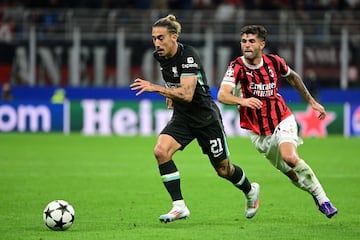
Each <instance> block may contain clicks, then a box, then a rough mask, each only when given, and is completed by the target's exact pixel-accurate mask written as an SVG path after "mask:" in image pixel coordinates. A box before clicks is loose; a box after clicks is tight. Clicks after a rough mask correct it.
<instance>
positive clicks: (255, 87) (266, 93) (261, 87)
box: [250, 82, 276, 97]
mask: <svg viewBox="0 0 360 240" xmlns="http://www.w3.org/2000/svg"><path fill="white" fill-rule="evenodd" d="M275 88H276V83H267V84H262V83H260V84H256V83H253V82H252V83H250V89H251V90H252V92H253V94H254V95H255V96H258V97H271V96H274V89H275Z"/></svg>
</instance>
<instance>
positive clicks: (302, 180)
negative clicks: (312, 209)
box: [294, 160, 329, 204]
mask: <svg viewBox="0 0 360 240" xmlns="http://www.w3.org/2000/svg"><path fill="white" fill-rule="evenodd" d="M294 171H295V172H296V174H297V175H298V178H299V181H298V182H297V183H294V184H295V185H296V186H298V187H299V188H301V189H303V190H305V191H307V192H309V193H310V194H311V195H313V196H315V197H316V199H317V201H318V202H319V203H320V204H321V203H323V202H326V201H329V199H328V198H327V196H326V194H325V191H324V189H323V187H322V186H321V184H320V182H319V180H318V179H317V177H316V176H315V173H314V172H313V170H312V169H311V167H310V166H309V165H307V164H306V162H305V161H304V160H300V161H299V163H298V164H297V165H296V166H295V167H294Z"/></svg>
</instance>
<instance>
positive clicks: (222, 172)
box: [216, 167, 230, 179]
mask: <svg viewBox="0 0 360 240" xmlns="http://www.w3.org/2000/svg"><path fill="white" fill-rule="evenodd" d="M216 173H217V175H218V176H219V177H221V178H226V179H227V178H229V176H230V173H229V169H228V168H225V167H219V168H216Z"/></svg>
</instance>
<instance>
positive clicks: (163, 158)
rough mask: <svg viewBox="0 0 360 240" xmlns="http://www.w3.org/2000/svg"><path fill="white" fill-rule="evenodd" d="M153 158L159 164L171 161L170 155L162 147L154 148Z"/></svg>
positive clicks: (158, 145)
mask: <svg viewBox="0 0 360 240" xmlns="http://www.w3.org/2000/svg"><path fill="white" fill-rule="evenodd" d="M154 156H155V158H156V159H157V161H158V162H159V163H164V162H167V161H168V160H170V159H171V157H172V156H171V155H170V153H169V151H168V150H166V149H165V148H164V147H163V146H162V145H160V144H157V145H156V146H155V148H154Z"/></svg>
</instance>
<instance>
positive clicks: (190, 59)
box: [186, 57, 194, 63]
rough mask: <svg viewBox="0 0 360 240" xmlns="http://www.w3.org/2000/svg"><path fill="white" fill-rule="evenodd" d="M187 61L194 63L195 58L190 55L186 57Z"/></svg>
mask: <svg viewBox="0 0 360 240" xmlns="http://www.w3.org/2000/svg"><path fill="white" fill-rule="evenodd" d="M186 62H187V63H194V58H193V57H188V58H187V59H186Z"/></svg>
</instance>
